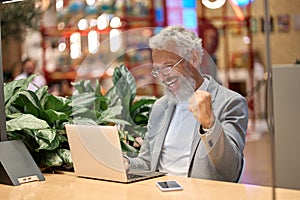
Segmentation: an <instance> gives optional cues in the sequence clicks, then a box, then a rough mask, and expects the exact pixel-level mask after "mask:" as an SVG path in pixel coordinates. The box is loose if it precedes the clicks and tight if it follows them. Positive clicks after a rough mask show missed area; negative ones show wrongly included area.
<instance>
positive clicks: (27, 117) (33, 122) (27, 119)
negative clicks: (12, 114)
mask: <svg viewBox="0 0 300 200" xmlns="http://www.w3.org/2000/svg"><path fill="white" fill-rule="evenodd" d="M47 128H50V127H49V125H48V124H47V122H46V121H44V120H41V119H38V118H37V117H35V116H33V115H31V114H22V115H20V116H18V117H16V118H14V119H11V120H9V121H7V122H6V130H7V131H16V130H22V129H31V130H35V129H47Z"/></svg>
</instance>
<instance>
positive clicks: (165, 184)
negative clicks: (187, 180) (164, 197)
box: [155, 181, 183, 192]
mask: <svg viewBox="0 0 300 200" xmlns="http://www.w3.org/2000/svg"><path fill="white" fill-rule="evenodd" d="M155 184H156V186H157V187H158V188H159V189H160V190H161V191H164V192H165V191H175V190H183V187H182V186H181V185H180V184H179V183H177V182H176V181H158V182H156V183H155Z"/></svg>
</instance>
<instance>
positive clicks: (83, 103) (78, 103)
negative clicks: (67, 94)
mask: <svg viewBox="0 0 300 200" xmlns="http://www.w3.org/2000/svg"><path fill="white" fill-rule="evenodd" d="M95 99H96V97H95V94H94V93H82V94H80V95H76V96H73V97H72V105H73V107H88V106H90V105H94V103H95Z"/></svg>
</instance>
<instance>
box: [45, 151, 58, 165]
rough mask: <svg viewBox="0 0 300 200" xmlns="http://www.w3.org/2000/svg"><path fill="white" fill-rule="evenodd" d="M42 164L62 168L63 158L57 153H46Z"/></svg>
mask: <svg viewBox="0 0 300 200" xmlns="http://www.w3.org/2000/svg"><path fill="white" fill-rule="evenodd" d="M41 162H42V164H43V165H45V166H46V167H52V166H61V165H62V164H63V160H62V158H61V157H60V156H59V155H58V154H57V153H56V152H55V151H50V152H47V153H44V156H43V158H42V160H41Z"/></svg>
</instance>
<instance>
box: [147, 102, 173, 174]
mask: <svg viewBox="0 0 300 200" xmlns="http://www.w3.org/2000/svg"><path fill="white" fill-rule="evenodd" d="M174 111H175V105H174V104H168V105H167V106H166V108H165V110H164V111H162V113H163V118H162V119H161V120H160V121H158V123H157V125H156V129H155V131H157V133H156V135H157V137H155V141H154V145H153V154H152V158H151V170H156V169H157V166H158V162H159V159H160V155H161V150H162V148H163V144H164V141H165V137H166V135H167V131H168V128H169V125H170V122H171V119H172V117H173V114H174Z"/></svg>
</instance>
